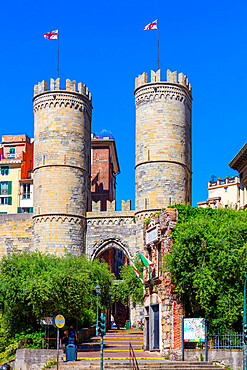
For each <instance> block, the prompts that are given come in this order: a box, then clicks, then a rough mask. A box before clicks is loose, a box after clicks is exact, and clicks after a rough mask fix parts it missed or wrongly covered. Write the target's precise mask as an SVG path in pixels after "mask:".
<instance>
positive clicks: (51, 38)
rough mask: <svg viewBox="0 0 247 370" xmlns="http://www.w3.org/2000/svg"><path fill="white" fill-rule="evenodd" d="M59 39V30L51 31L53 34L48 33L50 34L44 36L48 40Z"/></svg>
mask: <svg viewBox="0 0 247 370" xmlns="http://www.w3.org/2000/svg"><path fill="white" fill-rule="evenodd" d="M57 37H58V30H55V31H51V32H48V33H45V34H44V38H45V39H46V40H56V39H57Z"/></svg>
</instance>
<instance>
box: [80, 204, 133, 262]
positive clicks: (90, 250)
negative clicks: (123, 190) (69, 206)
mask: <svg viewBox="0 0 247 370" xmlns="http://www.w3.org/2000/svg"><path fill="white" fill-rule="evenodd" d="M86 246H87V247H86V253H87V254H88V255H89V256H90V257H91V258H93V259H94V258H96V257H97V256H99V255H100V254H101V253H103V252H104V251H105V250H107V249H108V248H110V247H115V248H117V249H121V250H122V251H123V252H124V254H125V255H126V256H127V257H128V259H133V258H134V256H135V254H136V248H135V220H134V211H131V209H130V201H128V202H124V201H122V210H121V211H116V202H115V201H112V202H109V201H107V211H100V202H97V203H94V202H93V204H92V212H87V234H86Z"/></svg>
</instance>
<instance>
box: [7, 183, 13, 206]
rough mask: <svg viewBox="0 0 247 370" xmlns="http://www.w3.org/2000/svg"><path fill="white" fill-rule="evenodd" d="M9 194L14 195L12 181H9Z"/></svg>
mask: <svg viewBox="0 0 247 370" xmlns="http://www.w3.org/2000/svg"><path fill="white" fill-rule="evenodd" d="M8 194H12V181H8ZM11 204H12V203H11Z"/></svg>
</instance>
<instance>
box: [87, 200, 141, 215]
mask: <svg viewBox="0 0 247 370" xmlns="http://www.w3.org/2000/svg"><path fill="white" fill-rule="evenodd" d="M132 213H133V215H134V211H131V201H130V200H127V201H126V202H125V201H124V200H122V209H121V211H116V201H115V200H113V201H112V202H110V201H109V200H107V201H106V210H105V211H101V201H98V202H92V212H88V216H89V217H90V216H100V215H102V216H107V215H109V216H121V215H130V214H132Z"/></svg>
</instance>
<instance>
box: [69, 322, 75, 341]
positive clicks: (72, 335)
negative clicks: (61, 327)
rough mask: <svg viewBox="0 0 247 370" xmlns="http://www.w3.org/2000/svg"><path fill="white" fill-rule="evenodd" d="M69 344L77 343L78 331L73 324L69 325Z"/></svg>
mask: <svg viewBox="0 0 247 370" xmlns="http://www.w3.org/2000/svg"><path fill="white" fill-rule="evenodd" d="M68 344H76V332H75V330H74V328H73V325H70V327H69V340H68Z"/></svg>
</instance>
